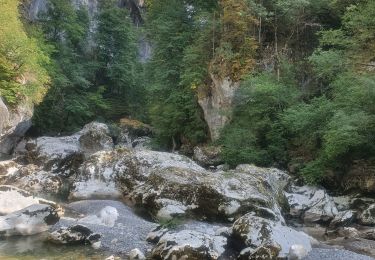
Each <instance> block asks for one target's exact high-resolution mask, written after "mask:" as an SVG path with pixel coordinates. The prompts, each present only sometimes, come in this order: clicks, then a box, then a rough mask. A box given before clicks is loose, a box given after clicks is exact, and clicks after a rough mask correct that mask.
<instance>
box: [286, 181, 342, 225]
mask: <svg viewBox="0 0 375 260" xmlns="http://www.w3.org/2000/svg"><path fill="white" fill-rule="evenodd" d="M285 196H286V198H287V201H288V204H289V208H290V211H289V214H290V215H291V216H292V217H297V218H302V219H303V220H304V222H305V223H313V222H321V221H323V222H327V221H329V220H331V219H333V218H334V217H335V215H336V214H337V213H338V210H337V208H336V206H335V203H334V201H333V199H332V198H331V197H330V196H329V195H328V194H327V192H326V191H325V190H323V189H319V188H316V187H311V186H302V187H297V186H291V188H290V191H289V192H285Z"/></svg>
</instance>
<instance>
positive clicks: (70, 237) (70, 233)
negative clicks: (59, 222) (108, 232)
mask: <svg viewBox="0 0 375 260" xmlns="http://www.w3.org/2000/svg"><path fill="white" fill-rule="evenodd" d="M99 239H100V235H99V234H95V233H94V232H92V231H91V230H90V229H89V228H88V227H86V226H84V225H73V226H70V227H61V228H60V229H58V230H56V231H54V232H52V233H50V234H49V236H48V241H49V242H52V243H55V244H69V245H75V244H93V243H95V242H97V241H98V240H99Z"/></svg>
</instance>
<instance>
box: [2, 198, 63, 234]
mask: <svg viewBox="0 0 375 260" xmlns="http://www.w3.org/2000/svg"><path fill="white" fill-rule="evenodd" d="M58 220H59V216H58V214H57V212H56V210H55V209H54V208H53V207H52V206H50V205H43V204H34V205H31V206H29V207H27V208H24V209H22V210H19V211H16V212H13V213H11V214H8V215H6V216H3V217H0V237H1V236H5V237H8V236H17V235H23V236H25V235H34V234H38V233H41V232H44V231H47V230H48V228H49V226H50V225H54V224H55V223H56V222H57V221H58Z"/></svg>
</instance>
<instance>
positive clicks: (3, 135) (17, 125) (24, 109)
mask: <svg viewBox="0 0 375 260" xmlns="http://www.w3.org/2000/svg"><path fill="white" fill-rule="evenodd" d="M32 114H33V108H32V106H31V105H27V104H26V103H23V104H20V105H18V106H17V107H16V108H13V109H10V108H9V107H7V106H6V105H5V103H4V102H3V100H2V99H1V98H0V157H1V156H2V155H9V154H10V153H11V152H12V151H13V149H14V147H15V146H16V145H17V143H18V142H19V140H20V139H21V138H22V137H23V136H24V135H25V133H26V132H27V130H29V128H30V127H31V117H32Z"/></svg>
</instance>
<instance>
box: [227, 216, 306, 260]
mask: <svg viewBox="0 0 375 260" xmlns="http://www.w3.org/2000/svg"><path fill="white" fill-rule="evenodd" d="M233 236H234V237H235V238H236V239H238V240H239V241H240V242H241V243H243V244H244V245H245V247H246V248H245V249H244V250H243V251H242V252H241V258H243V259H245V258H246V259H277V258H286V257H287V256H288V254H289V251H290V249H291V247H292V246H294V245H299V246H300V247H303V248H304V249H305V250H306V252H309V251H310V250H311V248H312V247H311V243H312V241H313V240H312V238H311V237H309V236H308V235H307V234H305V233H303V232H299V231H296V230H294V229H292V228H290V227H287V226H284V225H282V224H281V223H279V222H275V221H272V220H269V219H264V218H260V217H257V216H255V215H254V214H253V213H248V214H246V215H244V216H242V217H241V218H239V219H238V220H237V221H236V222H235V223H234V224H233ZM262 257H263V258H262Z"/></svg>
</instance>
